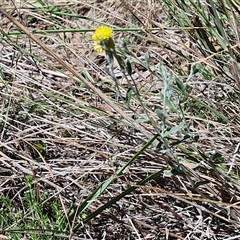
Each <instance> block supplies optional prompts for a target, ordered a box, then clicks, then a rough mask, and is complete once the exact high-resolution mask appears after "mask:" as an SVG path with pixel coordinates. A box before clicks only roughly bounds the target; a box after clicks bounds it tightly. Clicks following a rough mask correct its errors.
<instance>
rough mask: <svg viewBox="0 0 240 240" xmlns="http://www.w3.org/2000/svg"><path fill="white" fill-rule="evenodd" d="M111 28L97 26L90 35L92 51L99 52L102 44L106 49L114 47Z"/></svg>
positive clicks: (101, 49)
mask: <svg viewBox="0 0 240 240" xmlns="http://www.w3.org/2000/svg"><path fill="white" fill-rule="evenodd" d="M112 37H113V30H112V29H111V28H110V27H107V26H101V27H98V28H97V29H96V30H95V32H94V34H93V35H92V40H93V49H94V51H96V52H98V53H101V52H102V51H103V48H104V46H105V47H107V48H108V49H113V48H114V42H113V39H112Z"/></svg>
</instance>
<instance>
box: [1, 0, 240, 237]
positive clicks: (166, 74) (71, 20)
mask: <svg viewBox="0 0 240 240" xmlns="http://www.w3.org/2000/svg"><path fill="white" fill-rule="evenodd" d="M166 2H167V1H165V3H162V2H160V1H156V0H154V1H146V0H145V1H110V0H109V1H71V4H69V3H67V2H65V1H60V2H59V1H56V2H55V1H52V2H49V3H48V5H49V6H50V5H52V6H55V7H57V9H56V8H55V9H52V10H51V11H52V12H51V11H49V10H50V8H48V11H46V9H47V7H48V6H47V5H46V6H45V8H44V9H43V8H42V6H41V4H39V3H36V2H34V1H25V2H19V3H18V1H16V2H15V4H13V3H12V2H11V1H3V3H2V7H1V8H3V9H5V11H7V12H8V13H9V14H10V15H11V16H13V17H14V19H15V20H16V21H18V22H19V23H21V24H22V25H24V26H25V27H26V28H27V29H28V30H29V31H35V30H43V31H44V30H57V29H88V30H94V28H95V27H96V26H98V25H99V24H101V23H106V24H109V25H111V26H116V27H117V28H132V30H131V29H130V30H128V31H123V30H119V31H117V30H116V31H115V34H114V39H115V42H116V43H117V45H119V49H120V50H121V49H122V53H121V56H122V57H123V58H124V57H126V58H127V57H128V58H129V59H130V62H131V61H132V62H131V65H132V69H133V74H132V78H130V81H132V82H133V83H134V86H136V88H137V89H138V90H139V92H140V95H141V100H139V99H138V98H137V97H132V98H131V101H130V103H129V107H127V106H126V104H125V103H124V100H126V94H128V92H129V79H126V78H125V77H124V74H123V72H122V71H121V69H119V65H118V63H117V61H116V62H114V73H115V76H116V78H117V83H118V88H119V91H120V92H118V90H117V89H116V81H115V80H116V79H115V80H114V78H113V77H111V76H110V75H109V73H108V70H107V69H106V68H105V66H106V64H107V62H106V57H105V54H101V55H97V54H96V53H94V52H93V51H92V46H91V34H92V32H88V31H86V32H82V33H81V32H72V31H70V30H69V31H67V32H66V33H48V34H44V33H38V34H36V35H35V36H36V37H37V38H38V39H40V40H41V42H42V44H43V45H44V46H45V47H46V48H47V49H50V50H51V51H53V52H54V53H55V54H57V56H58V57H59V58H60V59H62V60H63V61H64V62H65V63H67V65H68V67H69V68H70V71H67V70H69V69H66V66H64V65H63V64H61V62H59V61H58V60H57V59H56V58H55V57H54V56H51V55H50V54H49V53H47V52H46V51H45V50H46V49H45V50H44V49H43V48H42V47H41V46H40V45H39V44H38V43H36V42H34V41H33V39H31V38H29V36H27V35H26V34H19V35H18V34H16V32H15V34H11V32H14V31H18V30H19V29H18V28H17V27H16V25H15V24H14V23H13V22H12V21H11V20H9V19H8V18H7V17H6V16H5V15H4V14H1V32H2V38H1V42H0V47H1V55H0V73H1V82H0V89H1V96H0V97H1V117H0V120H1V122H0V123H1V124H0V128H1V143H0V155H1V157H0V166H1V168H0V184H1V194H2V195H4V196H7V197H9V198H10V199H11V204H12V206H13V211H16V212H18V211H22V212H23V215H24V217H25V218H26V219H27V218H28V217H29V212H28V211H27V209H26V207H24V204H23V202H24V200H23V199H24V192H25V191H26V183H25V182H24V179H25V177H26V176H29V175H30V176H32V178H33V182H34V191H35V194H36V195H35V196H36V201H38V202H40V203H41V204H42V206H43V209H44V211H45V212H47V213H48V217H49V219H51V218H52V213H51V211H50V210H49V209H50V205H51V203H52V202H54V201H58V202H59V203H60V204H61V211H62V213H63V214H64V216H66V219H67V221H68V223H69V225H68V227H67V228H66V229H64V231H62V233H59V234H58V233H56V234H54V235H51V234H52V233H50V232H46V231H43V229H41V231H40V230H39V229H35V233H36V232H37V233H38V235H39V236H40V238H39V239H45V238H46V239H62V238H68V239H225V240H226V239H229V240H230V239H237V238H236V237H237V235H239V230H238V229H239V227H240V226H239V218H240V212H239V204H238V203H239V200H240V195H239V189H240V186H239V166H238V164H239V160H240V158H239V147H240V135H239V126H240V119H239V89H238V88H239V78H238V74H239V73H238V72H237V71H238V65H237V63H233V64H232V67H229V68H228V69H226V67H225V65H224V64H225V63H226V65H228V66H230V63H231V58H230V57H229V55H224V52H223V53H222V56H223V57H222V62H220V60H219V59H218V60H216V59H215V58H214V56H212V57H211V58H207V57H208V56H209V55H211V54H212V53H211V52H209V55H208V56H205V55H204V54H205V53H206V52H207V51H206V52H205V53H204V54H203V52H202V51H203V50H201V49H200V47H201V42H200V41H199V39H196V38H197V36H196V35H195V34H193V32H194V31H193V29H190V30H189V29H187V28H186V29H184V28H183V27H182V26H181V24H180V23H178V22H176V21H175V19H174V17H173V16H172V19H171V18H170V14H169V10H168V9H167V4H166ZM37 7H39V8H37ZM40 7H41V8H40ZM64 12H65V13H69V14H73V15H76V14H78V15H79V17H76V16H73V15H64V14H63V13H64ZM236 14H237V12H236ZM232 26H233V25H230V27H232ZM133 28H135V29H138V28H141V29H143V30H142V31H140V30H138V31H135V30H134V29H133ZM151 28H159V30H156V29H155V30H149V29H151ZM229 36H232V35H231V34H230V35H229ZM123 39H125V40H126V39H127V46H128V49H129V51H130V52H131V53H133V55H132V56H130V55H128V54H127V52H126V51H127V50H128V49H124V46H125V45H124V44H123V45H121V42H122V41H123ZM212 41H213V42H214V41H215V39H213V40H212ZM234 41H235V42H234ZM236 43H237V40H236V39H232V41H231V44H232V46H234V45H235V44H236ZM214 44H216V45H217V43H216V42H214ZM199 46H200V47H199ZM216 47H219V46H218V45H217V46H216ZM219 48H220V47H219ZM124 50H125V52H124ZM235 50H236V51H237V50H238V49H237V48H235ZM219 51H222V49H221V48H220V49H219ZM147 52H148V53H149V55H150V60H149V61H148V58H147V56H146V53H147ZM130 57H132V58H130ZM135 57H136V58H135ZM224 57H225V58H224ZM136 59H138V60H139V62H140V63H141V64H139V63H137V62H136ZM134 61H135V63H134ZM200 61H201V63H202V64H197V65H194V64H193V62H200ZM147 63H149V67H147ZM144 64H145V65H144ZM192 66H193V67H192ZM221 66H222V68H221ZM194 67H195V68H194ZM71 69H72V71H71ZM230 70H232V71H230ZM74 72H76V73H77V74H79V75H80V76H76V75H74ZM78 77H79V78H78ZM82 80H83V81H87V82H90V84H92V85H93V86H95V87H97V89H99V90H100V91H99V92H96V91H94V89H91V88H89V86H86V84H84V82H83V81H82ZM181 84H183V85H184V90H183V89H181V86H180V85H181ZM179 86H180V87H179ZM103 96H105V97H107V98H108V101H109V102H110V105H109V104H107V103H106V101H103ZM104 100H105V99H104ZM114 106H117V108H114ZM118 110H119V111H118ZM121 111H122V112H123V114H122V112H121ZM164 114H165V116H163V115H164ZM174 127H177V128H176V129H175V130H174ZM170 129H171V130H172V132H170V133H168V132H167V131H169V130H170ZM155 134H159V135H161V134H162V136H163V135H164V134H165V135H164V137H162V138H158V139H157V140H155V141H154V142H153V143H152V144H151V145H150V146H149V147H148V148H147V150H145V151H143V152H141V154H140V156H139V157H138V158H137V159H136V160H135V161H134V162H133V163H132V164H131V165H130V166H129V167H128V168H127V169H126V170H125V171H124V172H123V173H122V174H120V176H118V177H116V178H115V179H114V181H113V182H112V183H111V184H110V185H109V187H108V188H107V189H106V190H105V191H104V192H103V193H102V194H101V195H100V196H99V197H97V198H96V199H95V200H94V201H93V202H92V204H91V205H90V206H88V208H87V209H86V210H85V211H84V214H83V213H81V214H80V215H78V214H77V215H76V216H74V217H71V216H72V215H71V214H69V213H68V210H69V209H70V208H71V207H72V208H73V209H72V211H75V212H76V213H78V210H77V209H78V207H79V206H81V203H82V202H84V200H85V199H86V198H87V197H88V196H89V195H90V194H91V193H92V192H93V191H94V190H95V189H96V187H97V186H100V184H102V183H103V182H104V181H105V180H107V179H108V178H109V177H111V176H112V175H113V176H114V174H116V172H117V169H119V168H120V167H121V166H123V165H124V164H126V162H128V161H129V159H131V158H132V157H133V156H134V155H135V154H136V153H138V152H139V151H140V149H142V147H143V145H144V144H146V142H148V141H149V138H151V136H153V135H155ZM159 170H162V172H161V173H159V174H158V176H157V177H155V178H154V179H152V180H150V181H149V182H148V183H146V184H144V185H143V186H139V187H138V188H136V190H135V191H132V192H129V194H127V195H125V196H124V197H122V198H121V199H120V200H119V201H117V202H116V203H114V204H112V205H111V206H109V207H108V208H107V209H105V210H104V211H102V212H101V213H100V214H99V215H97V216H96V217H94V218H93V219H91V220H89V221H88V222H87V223H86V221H85V220H84V219H85V218H86V216H89V215H90V214H91V213H93V212H95V211H96V210H97V209H98V208H99V207H100V206H102V205H104V204H107V202H109V201H110V200H111V199H112V198H114V197H116V196H118V195H119V194H121V193H122V192H124V191H125V190H126V189H128V188H129V187H132V186H135V185H136V184H137V183H138V182H140V181H141V180H142V179H144V178H146V176H148V175H150V174H152V173H155V172H157V171H159ZM41 193H45V194H46V196H47V197H46V199H44V200H42V199H41ZM2 211H4V209H3V208H2ZM71 213H72V212H71ZM83 223H84V225H83ZM18 224H20V223H19V222H17V223H12V225H11V226H2V234H3V239H4V236H5V237H6V239H8V237H7V236H8V231H10V230H11V229H12V227H13V228H14V227H16V226H18ZM76 226H78V227H77V228H76ZM25 230H26V229H21V228H20V230H19V231H20V232H21V234H22V235H21V237H24V236H25V237H26V238H25V239H31V238H30V237H29V235H28V234H27V233H26V231H25ZM33 230H34V229H33ZM33 232H34V231H33ZM231 237H232V238H231ZM21 239H23V238H21ZM35 239H36V238H35Z"/></svg>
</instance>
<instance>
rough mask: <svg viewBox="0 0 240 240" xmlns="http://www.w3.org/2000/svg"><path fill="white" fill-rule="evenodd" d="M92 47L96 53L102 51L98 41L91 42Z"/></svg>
mask: <svg viewBox="0 0 240 240" xmlns="http://www.w3.org/2000/svg"><path fill="white" fill-rule="evenodd" d="M93 49H94V51H95V52H97V53H101V52H102V51H103V49H102V46H101V44H100V42H94V43H93Z"/></svg>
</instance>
